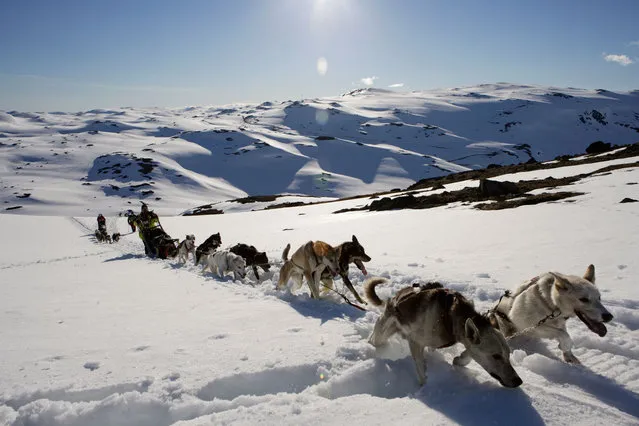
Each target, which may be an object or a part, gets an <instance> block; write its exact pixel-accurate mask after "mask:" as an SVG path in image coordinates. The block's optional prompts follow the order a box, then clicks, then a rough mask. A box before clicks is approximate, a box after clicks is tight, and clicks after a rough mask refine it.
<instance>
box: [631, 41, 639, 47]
mask: <svg viewBox="0 0 639 426" xmlns="http://www.w3.org/2000/svg"><path fill="white" fill-rule="evenodd" d="M628 44H629V45H630V46H637V47H639V40H637V41H631V42H630V43H628Z"/></svg>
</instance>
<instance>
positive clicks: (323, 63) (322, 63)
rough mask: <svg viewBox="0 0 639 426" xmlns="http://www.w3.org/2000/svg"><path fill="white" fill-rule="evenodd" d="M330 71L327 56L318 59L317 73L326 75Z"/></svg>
mask: <svg viewBox="0 0 639 426" xmlns="http://www.w3.org/2000/svg"><path fill="white" fill-rule="evenodd" d="M327 71H328V61H327V60H326V58H324V57H321V58H318V59H317V73H318V74H319V75H321V76H322V77H324V76H325V75H326V72H327Z"/></svg>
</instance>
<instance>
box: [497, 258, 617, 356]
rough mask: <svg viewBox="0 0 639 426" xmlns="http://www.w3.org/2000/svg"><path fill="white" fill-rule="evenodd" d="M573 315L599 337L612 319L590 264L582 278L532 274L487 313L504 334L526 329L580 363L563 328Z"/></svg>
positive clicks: (552, 274)
mask: <svg viewBox="0 0 639 426" xmlns="http://www.w3.org/2000/svg"><path fill="white" fill-rule="evenodd" d="M574 316H577V317H578V318H579V319H580V320H581V321H583V323H584V324H586V326H588V328H589V329H590V330H591V331H592V332H594V333H596V334H598V335H599V336H601V337H603V336H605V335H606V333H607V331H608V330H607V329H606V326H605V325H604V323H606V322H610V321H611V320H612V318H613V316H612V314H611V313H610V312H608V310H607V309H606V308H605V307H604V306H603V305H602V304H601V295H600V294H599V290H597V287H595V267H594V266H593V265H590V266H588V269H587V270H586V273H585V274H584V276H583V278H582V277H577V276H574V275H564V274H559V273H557V272H547V273H545V274H542V275H540V276H538V277H535V278H533V279H532V280H530V281H528V282H526V283H525V284H523V285H522V286H520V287H519V288H518V289H517V290H516V291H515V292H514V293H512V294H509V293H507V294H505V295H504V296H503V297H502V298H501V299H500V301H499V302H498V303H497V305H496V306H495V308H493V310H492V311H491V312H490V313H489V317H490V321H491V323H492V324H493V326H495V327H496V328H498V329H500V330H502V332H503V333H504V335H506V336H507V337H508V336H512V335H513V334H515V333H517V332H521V331H523V330H526V331H525V333H526V334H528V335H531V336H534V337H538V338H545V339H555V340H557V341H558V342H559V349H560V350H561V352H562V353H563V357H564V360H565V361H566V362H569V363H574V364H579V363H580V362H579V360H578V359H577V357H576V356H575V355H574V354H573V353H572V347H573V342H572V339H571V338H570V336H569V335H568V332H567V331H566V320H568V319H569V318H571V317H574Z"/></svg>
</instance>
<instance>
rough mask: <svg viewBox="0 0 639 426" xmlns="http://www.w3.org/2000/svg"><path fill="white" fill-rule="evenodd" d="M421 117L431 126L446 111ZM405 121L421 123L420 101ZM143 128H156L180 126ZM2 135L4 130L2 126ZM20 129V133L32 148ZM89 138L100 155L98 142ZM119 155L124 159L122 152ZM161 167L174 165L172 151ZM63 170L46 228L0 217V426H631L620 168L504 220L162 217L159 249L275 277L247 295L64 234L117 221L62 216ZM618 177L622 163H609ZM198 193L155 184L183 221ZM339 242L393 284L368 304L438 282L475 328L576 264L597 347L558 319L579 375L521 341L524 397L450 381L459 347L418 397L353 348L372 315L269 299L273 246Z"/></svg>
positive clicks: (638, 411)
mask: <svg viewBox="0 0 639 426" xmlns="http://www.w3.org/2000/svg"><path fill="white" fill-rule="evenodd" d="M513 90H514V89H513ZM446 93H448V92H446ZM500 93H501V92H500ZM363 95H364V97H365V99H366V100H367V101H366V102H359V103H358V104H357V105H358V108H359V111H361V114H364V113H366V114H369V115H370V116H371V117H379V115H380V114H381V112H380V111H379V110H376V109H374V108H377V107H379V108H381V109H382V112H383V111H386V110H385V108H386V106H384V105H382V106H379V100H378V98H377V96H378V95H377V94H369V93H364V94H363ZM349 96H352V97H357V96H360V95H358V94H354V95H349ZM384 96H388V97H390V96H391V95H389V94H385V95H384ZM392 96H400V95H392ZM531 96H532V95H531ZM593 97H594V95H593ZM600 97H601V96H600ZM376 99H377V101H375V100H376ZM410 99H412V98H410ZM434 99H436V98H434ZM473 99H475V98H473ZM480 99H481V98H480ZM535 99H536V98H535ZM558 99H563V98H558ZM436 100H437V99H436ZM554 100H555V99H551V100H549V102H550V101H554ZM567 101H569V100H566V102H567ZM433 102H435V101H433ZM438 102H441V104H440V103H437V105H438V107H441V109H443V108H444V106H445V107H446V108H448V109H453V105H451V104H449V103H448V102H446V101H441V100H438ZM477 102H479V100H478V101H477ZM265 108H266V107H265ZM349 108H355V107H354V106H352V105H351V106H349ZM415 108H423V100H422V99H421V98H420V100H419V101H415ZM433 108H434V107H433ZM457 108H460V107H457ZM161 113H162V114H167V116H168V117H169V118H168V119H169V120H174V119H177V117H178V116H177V115H174V114H173V113H168V112H161ZM192 113H193V111H192ZM270 113H271V114H275V112H274V111H272V110H271V111H270ZM85 114H87V113H84V114H81V115H80V116H79V117H83V116H84V115H85ZM92 114H96V115H99V116H102V115H103V114H115V112H103V111H98V112H94V113H92ZM127 114H130V112H128V111H127V112H124V115H127ZM158 114H160V112H158ZM218 114H221V113H220V112H218ZM389 114H390V113H389ZM442 114H443V113H442ZM38 116H40V115H38ZM12 117H13V116H12ZM48 117H49V118H48V119H50V120H53V119H56V120H57V121H58V124H56V126H59V127H60V128H63V127H77V126H78V122H77V121H72V122H68V121H67V120H69V119H70V116H68V115H50V116H48ZM161 117H162V120H164V119H166V117H165V116H161ZM5 118H6V117H5ZM376 119H378V118H376ZM14 120H16V121H20V120H25V119H24V118H14ZM80 120H83V118H80ZM182 120H184V121H186V119H184V118H183V119H182ZM184 121H181V122H180V123H181V124H183V123H184ZM2 122H3V123H5V122H9V125H11V126H15V124H12V122H11V120H10V119H6V120H5V121H2ZM193 123H194V122H191V125H195V124H193ZM21 126H22V125H21ZM132 126H133V125H132ZM33 127H34V130H33V132H34V134H35V133H36V132H37V131H41V130H42V128H41V127H39V126H37V125H33ZM20 129H21V131H24V129H25V127H20ZM38 129H40V130H38ZM147 131H148V129H147V130H143V131H141V132H142V133H144V132H147ZM5 132H6V130H5ZM99 135H101V137H104V140H103V141H102V142H103V143H105V144H108V143H109V141H110V140H112V139H110V137H113V136H114V135H104V134H103V133H102V132H101V133H100V134H99ZM33 137H34V138H38V137H40V138H43V140H45V139H48V138H50V136H42V135H41V136H33ZM127 137H128V136H127ZM140 138H141V139H142V138H143V137H142V136H140ZM130 142H131V144H136V143H138V142H139V141H136V140H135V138H133V137H131V141H130ZM56 143H59V140H58V142H56ZM168 143H169V140H168V139H167V144H168ZM175 143H181V144H182V146H183V147H185V148H188V149H195V148H194V147H193V146H191V145H188V144H187V143H186V142H177V141H176V142H175ZM140 146H141V145H140ZM298 148H300V149H301V147H298ZM2 149H6V148H2ZM26 149H27V148H25V150H26ZM30 149H35V148H30ZM83 149H84V148H83ZM96 149H97V148H96ZM108 149H109V147H108V146H105V147H101V148H100V150H104V151H107V150H108ZM118 149H120V148H118ZM87 150H88V148H87ZM77 151H78V152H79V151H80V149H79V148H78V150H77ZM25 152H30V151H25ZM5 153H6V152H5ZM3 155H4V154H3ZM10 155H17V154H15V153H13V154H10ZM78 155H79V154H78ZM173 155H174V156H175V157H177V156H179V152H178V151H177V148H176V153H175V154H173ZM291 155H293V154H291ZM75 158H76V160H77V162H71V161H69V162H66V163H64V164H62V163H60V164H59V165H58V166H56V167H57V168H55V169H54V168H48V169H47V172H46V176H47V180H50V184H49V185H50V186H47V187H44V186H39V187H38V188H39V189H38V193H37V197H38V200H39V201H40V203H41V204H40V205H46V207H43V208H42V209H40V210H35V209H34V211H37V212H40V213H42V212H45V211H46V212H48V213H49V214H48V215H47V216H33V215H28V214H27V215H18V214H5V215H1V216H0V235H2V236H3V239H4V241H5V242H4V244H3V246H2V256H1V257H0V342H1V344H0V359H1V360H2V362H0V424H8V425H114V424H118V425H149V426H150V425H153V426H157V425H169V424H180V425H208V424H216V425H221V424H233V425H243V424H246V425H254V424H258V423H262V424H273V425H293V424H295V425H298V424H307V425H316V424H350V425H360V424H361V425H370V424H388V423H393V424H396V423H401V424H503V425H513V424H518V425H542V424H552V425H575V424H583V425H601V424H608V425H613V424H614V425H636V424H638V423H639V396H638V394H637V393H638V392H639V287H638V286H637V279H636V275H635V273H637V271H638V270H639V260H638V258H639V257H638V256H637V254H638V253H639V241H638V239H637V235H639V220H638V219H639V203H627V204H619V201H620V200H621V199H622V198H624V197H631V198H635V199H639V194H638V191H639V186H637V185H631V184H632V183H637V182H639V169H638V168H637V167H631V166H629V167H626V168H621V169H618V170H613V171H612V172H611V173H610V174H600V175H596V176H592V177H589V178H587V179H585V180H583V181H580V182H577V183H575V184H573V185H570V186H569V187H570V189H571V190H575V191H583V192H586V193H587V194H586V195H583V196H580V197H574V198H571V199H567V200H563V201H561V202H554V203H547V204H539V205H533V206H523V207H519V208H516V209H509V210H498V211H479V210H474V209H473V208H472V205H466V206H463V205H459V204H454V205H448V206H443V207H440V208H434V209H428V210H402V211H386V212H376V213H370V212H352V213H344V214H332V212H333V211H335V210H338V209H342V208H350V207H355V206H358V205H363V204H366V203H368V202H369V200H368V199H353V200H346V201H340V202H336V203H326V204H317V205H313V206H301V207H295V208H286V209H276V210H265V211H254V212H252V211H236V212H233V213H229V214H224V215H215V216H194V217H165V216H162V218H161V220H162V224H163V226H164V228H165V229H166V230H167V232H168V233H169V234H170V235H171V236H173V237H175V238H184V236H185V235H186V234H190V233H193V234H195V236H196V241H197V242H202V241H203V240H204V239H205V238H207V237H208V236H209V235H210V234H211V233H214V232H220V233H221V235H222V240H223V247H230V246H231V245H233V244H235V243H237V242H245V243H249V244H253V245H255V246H256V247H257V248H258V249H261V250H266V252H267V254H268V255H269V258H270V259H272V260H273V262H274V263H275V264H276V267H275V268H273V271H274V272H273V273H272V274H269V275H267V276H265V277H264V278H263V280H262V282H260V283H258V284H256V285H255V286H251V285H249V284H248V281H246V282H244V283H239V282H232V281H231V279H230V277H228V278H226V279H225V280H219V279H216V278H214V277H213V276H212V275H211V274H209V273H204V274H202V273H201V271H200V268H199V267H195V266H193V264H192V260H190V261H189V263H188V264H187V265H181V264H179V263H178V262H177V261H176V260H166V261H162V260H150V259H147V258H146V257H144V256H143V248H142V244H141V242H140V241H139V239H138V238H137V235H135V234H128V232H129V230H128V228H127V224H126V221H125V219H124V218H116V217H113V216H111V217H109V219H108V221H107V225H108V227H109V230H110V232H114V231H115V230H116V229H117V230H119V231H120V232H121V233H122V234H123V236H122V239H121V241H120V242H119V243H116V244H111V245H109V244H98V243H96V242H95V240H94V238H93V236H92V233H93V230H94V229H95V225H96V223H95V216H94V215H93V214H91V215H86V216H87V217H82V215H76V216H75V217H68V216H69V215H68V212H69V211H72V210H73V209H77V207H78V206H85V207H86V208H90V209H91V210H92V211H95V210H96V209H104V210H106V209H107V207H108V206H109V205H111V206H112V207H113V208H115V206H116V204H115V203H113V204H110V203H111V201H112V200H111V199H110V198H108V197H99V198H96V199H95V200H94V201H92V199H87V198H86V197H85V195H86V194H81V193H79V191H78V193H77V195H76V196H77V199H76V198H74V191H75V190H76V189H77V188H78V185H79V184H78V182H76V181H75V177H74V176H76V175H74V173H80V170H81V167H80V166H81V164H80V163H81V162H82V161H81V160H82V158H84V157H82V158H81V157H75ZM86 158H89V157H86ZM32 161H33V160H32ZM167 161H168V160H167ZM176 161H177V160H176ZM633 161H637V158H634V159H627V162H628V163H630V162H633ZM178 163H179V162H178ZM611 163H613V162H602V163H598V165H597V166H598V167H605V166H606V165H608V164H611ZM167 164H168V163H167ZM87 165H88V166H89V167H93V166H91V162H89V163H88V164H87ZM85 166H86V165H85ZM176 167H177V166H176ZM584 170H585V169H584V167H582V166H576V167H563V168H559V169H553V171H552V172H553V174H554V173H563V174H574V173H582V172H584ZM542 172H544V173H545V172H546V171H542ZM5 173H9V172H6V171H5ZM82 173H85V171H82ZM4 176H5V177H3V180H4V179H6V176H8V175H7V174H5V175H4ZM33 176H35V175H33ZM514 177H515V176H510V179H511V180H512V179H514ZM538 177H542V176H538ZM29 178H30V176H29V177H28V176H26V175H22V174H18V175H16V177H12V179H14V180H12V182H13V184H14V185H25V186H26V185H29V180H28V179H29ZM504 178H508V177H504ZM517 178H518V179H519V178H520V177H519V176H517ZM197 179H200V180H199V181H198V182H200V183H201V185H202V186H203V187H205V186H206V185H210V186H208V187H207V188H209V190H211V189H210V188H211V187H212V186H214V185H218V184H219V185H220V187H222V184H221V183H220V182H221V181H216V180H215V178H213V177H210V176H209V177H205V178H204V177H202V175H195V174H193V175H192V180H189V181H188V182H186V181H184V182H174V183H172V184H169V183H167V184H166V188H165V192H164V193H163V195H164V196H165V197H166V200H165V201H166V203H167V204H166V205H167V206H181V205H183V203H186V201H185V199H187V198H188V196H191V195H193V193H190V192H188V191H189V188H190V186H189V185H191V184H192V183H193V182H196V181H197ZM157 181H158V182H159V179H158V180H157ZM5 182H6V181H5ZM42 185H43V184H42ZM225 188H227V189H226V190H228V191H229V192H233V191H234V189H233V188H232V187H231V186H226V187H225ZM566 188H567V187H564V188H563V189H566ZM561 189H562V188H557V190H561ZM202 194H204V192H203V193H202ZM62 195H63V196H62ZM172 196H175V197H176V198H175V199H173V198H171V197H172ZM202 198H205V196H204V195H202ZM194 199H195V200H198V199H197V198H194ZM210 200H211V198H209V201H210ZM191 201H193V200H191ZM158 204H160V203H158ZM196 204H197V203H195V202H192V203H191V204H190V205H189V206H188V207H194V205H196ZM33 206H36V204H30V205H29V206H28V207H29V208H30V207H33ZM70 206H72V207H73V208H71V207H70ZM153 206H154V203H152V207H153ZM165 208H166V209H168V207H165ZM176 209H177V208H176ZM15 212H16V213H20V212H21V210H16V211H15ZM24 213H29V212H28V211H27V208H25V209H24ZM353 234H355V235H357V237H358V239H359V240H360V242H361V243H362V244H363V245H364V247H365V248H366V251H367V253H368V254H369V255H370V256H371V257H372V260H371V262H370V263H369V264H367V269H368V271H369V274H370V275H372V276H385V277H388V278H389V279H390V280H391V284H390V285H388V286H382V287H380V291H379V293H380V294H381V296H382V297H389V296H390V295H391V294H393V293H394V292H396V291H397V290H399V289H400V288H402V287H403V286H406V285H408V284H410V283H412V282H414V281H426V280H431V279H437V280H439V281H442V282H444V283H446V284H447V285H448V286H449V287H451V288H453V289H456V290H458V291H461V292H462V293H463V294H464V295H465V296H467V297H468V298H471V299H473V300H474V301H475V303H476V306H477V309H478V310H479V311H484V310H486V309H488V308H489V307H491V306H493V305H494V303H495V302H496V301H497V300H498V298H499V297H500V295H501V294H502V293H503V291H504V290H505V289H512V288H515V287H516V286H517V285H518V284H519V283H521V282H522V281H524V280H526V279H529V278H531V277H533V276H535V275H538V274H540V273H542V272H545V271H549V270H550V271H559V272H564V273H569V274H581V273H583V272H584V271H585V269H586V267H587V265H588V264H590V263H593V264H595V266H596V268H597V285H598V287H599V289H600V291H601V294H602V301H603V303H604V305H605V306H606V307H607V308H608V309H609V310H610V311H611V313H612V314H613V315H614V316H615V318H614V320H613V321H612V322H611V323H610V324H609V326H608V330H609V332H608V334H607V335H606V336H605V337H604V338H600V337H598V336H596V335H594V334H593V333H591V332H590V331H589V330H588V329H587V328H586V327H585V326H584V325H583V324H582V323H581V322H579V321H578V320H576V319H573V320H571V321H569V323H568V329H569V333H570V334H571V335H572V337H573V339H574V341H575V346H576V348H575V349H574V353H575V355H576V356H577V357H579V358H580V360H581V361H582V362H583V364H584V365H583V366H582V367H578V366H572V365H568V364H566V363H564V362H562V361H561V360H560V353H559V351H558V349H557V348H556V343H555V342H549V341H544V342H541V343H536V342H523V343H521V344H520V345H518V346H515V347H514V351H513V354H512V357H511V358H512V362H513V365H514V367H515V369H516V370H517V371H518V373H519V375H520V376H521V377H522V379H523V380H524V384H523V385H522V386H521V387H519V388H517V389H514V390H513V389H506V388H503V387H501V386H500V385H499V384H498V383H497V382H496V381H495V380H494V379H492V378H491V377H490V376H489V375H488V374H487V373H486V372H485V371H483V370H482V369H481V368H480V367H479V366H478V365H477V364H476V363H474V362H471V364H469V366H468V367H467V368H456V367H453V366H452V365H451V360H452V358H453V357H454V356H455V355H457V354H459V353H460V351H461V349H460V347H459V345H458V346H455V347H452V348H448V349H445V350H441V351H437V352H431V353H428V354H427V360H428V374H429V377H428V382H427V384H426V385H425V386H424V387H421V388H420V387H419V385H418V383H417V378H416V374H415V371H414V365H413V361H412V358H411V357H410V356H409V354H408V348H407V345H406V343H405V342H404V341H401V340H400V339H394V340H393V341H392V342H391V344H390V345H389V346H388V347H387V348H384V349H379V350H375V349H374V348H373V347H372V346H370V345H369V344H368V343H367V337H368V335H369V333H370V332H371V330H372V327H373V324H374V322H375V320H376V318H377V316H378V313H377V312H376V311H375V310H374V309H371V311H368V312H362V311H360V310H357V309H355V308H353V307H351V306H349V305H347V304H345V303H343V301H342V300H341V299H340V298H339V297H338V296H336V295H330V294H329V295H326V296H325V297H324V298H323V299H321V300H312V299H310V297H309V294H308V290H307V289H306V288H304V289H303V290H302V291H301V292H300V293H298V294H296V295H293V294H290V292H288V291H281V292H278V291H276V290H275V288H274V287H275V285H274V283H275V282H276V281H277V278H278V274H277V271H278V268H277V265H278V264H281V261H279V258H280V256H281V252H282V249H283V248H284V247H285V245H286V244H287V243H291V244H292V246H293V247H296V246H298V245H300V244H302V243H304V242H306V241H308V240H309V239H321V240H325V241H328V242H330V243H335V244H337V243H339V242H342V241H345V240H348V239H350V237H351V235H353ZM350 276H351V279H352V281H353V282H354V284H355V285H356V287H357V288H358V289H359V291H360V292H361V290H362V288H361V284H362V283H363V281H364V280H365V277H364V276H363V275H362V274H361V273H360V272H359V271H357V270H356V268H351V272H350ZM249 277H251V278H252V273H251V274H249ZM337 287H338V288H340V289H341V283H340V282H339V281H338V282H337Z"/></svg>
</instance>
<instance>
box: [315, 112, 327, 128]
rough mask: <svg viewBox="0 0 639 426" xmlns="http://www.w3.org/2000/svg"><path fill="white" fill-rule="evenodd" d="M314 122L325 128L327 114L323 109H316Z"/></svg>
mask: <svg viewBox="0 0 639 426" xmlns="http://www.w3.org/2000/svg"><path fill="white" fill-rule="evenodd" d="M315 121H317V124H319V125H320V126H325V125H326V123H328V112H327V111H326V110H325V109H318V110H317V111H315Z"/></svg>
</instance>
